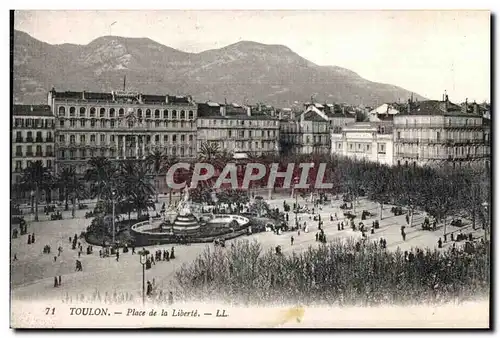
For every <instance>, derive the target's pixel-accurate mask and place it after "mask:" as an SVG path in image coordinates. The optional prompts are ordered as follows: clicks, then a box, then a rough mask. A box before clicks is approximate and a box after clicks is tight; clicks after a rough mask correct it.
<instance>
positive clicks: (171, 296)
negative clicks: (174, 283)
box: [168, 291, 174, 305]
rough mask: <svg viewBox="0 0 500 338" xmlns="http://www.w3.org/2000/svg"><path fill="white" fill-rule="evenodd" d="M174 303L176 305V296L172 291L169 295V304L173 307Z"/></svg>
mask: <svg viewBox="0 0 500 338" xmlns="http://www.w3.org/2000/svg"><path fill="white" fill-rule="evenodd" d="M173 303H174V294H173V293H172V291H170V292H169V293H168V304H169V305H172V304H173Z"/></svg>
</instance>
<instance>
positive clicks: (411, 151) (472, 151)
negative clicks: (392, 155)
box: [396, 146, 487, 156]
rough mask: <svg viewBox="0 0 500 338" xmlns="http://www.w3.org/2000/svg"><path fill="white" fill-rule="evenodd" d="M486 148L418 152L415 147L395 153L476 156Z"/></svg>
mask: <svg viewBox="0 0 500 338" xmlns="http://www.w3.org/2000/svg"><path fill="white" fill-rule="evenodd" d="M486 148H487V147H481V146H479V147H426V148H424V149H423V150H422V151H420V149H419V148H417V147H398V146H396V153H404V154H423V155H427V154H429V155H455V156H460V155H476V154H483V153H484V150H485V149H486Z"/></svg>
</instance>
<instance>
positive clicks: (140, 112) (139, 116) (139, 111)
mask: <svg viewBox="0 0 500 338" xmlns="http://www.w3.org/2000/svg"><path fill="white" fill-rule="evenodd" d="M137 117H138V118H140V119H142V109H141V108H139V109H137Z"/></svg>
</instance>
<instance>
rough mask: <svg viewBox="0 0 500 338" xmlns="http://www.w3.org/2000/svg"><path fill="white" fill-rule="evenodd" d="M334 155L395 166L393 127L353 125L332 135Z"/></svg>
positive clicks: (377, 124)
mask: <svg viewBox="0 0 500 338" xmlns="http://www.w3.org/2000/svg"><path fill="white" fill-rule="evenodd" d="M331 149H332V154H333V155H338V156H346V157H348V158H351V159H357V160H366V161H370V162H378V163H380V164H387V165H393V164H394V153H393V149H394V141H393V134H392V127H391V126H387V125H381V124H380V123H374V122H358V123H351V124H348V125H347V126H345V127H343V128H342V132H341V133H332V146H331Z"/></svg>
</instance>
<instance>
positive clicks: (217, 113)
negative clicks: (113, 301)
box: [197, 102, 280, 156]
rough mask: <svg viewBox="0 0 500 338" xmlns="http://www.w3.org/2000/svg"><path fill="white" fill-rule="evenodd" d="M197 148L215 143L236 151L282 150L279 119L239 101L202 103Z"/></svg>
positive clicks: (238, 152) (251, 154)
mask: <svg viewBox="0 0 500 338" xmlns="http://www.w3.org/2000/svg"><path fill="white" fill-rule="evenodd" d="M198 113H199V115H198V120H197V133H198V134H197V135H198V136H197V148H198V152H199V151H200V150H201V148H202V146H203V144H204V143H212V144H216V145H218V146H219V148H220V149H221V150H222V149H223V150H227V151H229V152H231V153H233V154H240V155H249V156H260V155H266V154H276V153H278V151H279V144H278V141H279V132H280V130H279V120H278V118H277V117H275V116H271V115H269V114H268V113H267V112H263V111H259V110H252V109H251V108H250V107H244V106H240V105H237V104H219V103H215V102H207V103H199V104H198Z"/></svg>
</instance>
